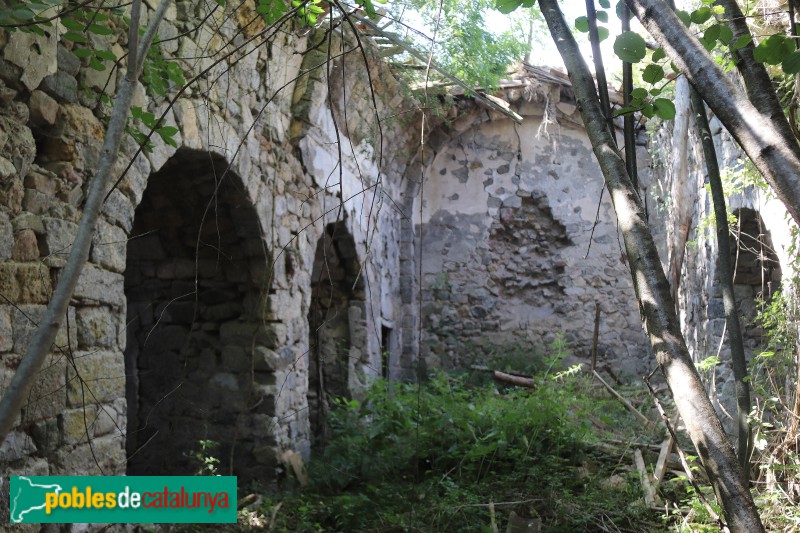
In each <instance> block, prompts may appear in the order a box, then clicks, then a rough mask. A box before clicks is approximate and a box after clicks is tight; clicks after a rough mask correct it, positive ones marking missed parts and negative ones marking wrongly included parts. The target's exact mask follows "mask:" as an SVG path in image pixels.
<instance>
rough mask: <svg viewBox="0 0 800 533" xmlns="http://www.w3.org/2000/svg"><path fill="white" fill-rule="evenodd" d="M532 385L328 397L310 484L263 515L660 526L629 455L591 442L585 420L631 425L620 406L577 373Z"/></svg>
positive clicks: (339, 525)
mask: <svg viewBox="0 0 800 533" xmlns="http://www.w3.org/2000/svg"><path fill="white" fill-rule="evenodd" d="M536 382H537V386H536V388H535V389H508V390H499V389H498V387H497V386H495V385H493V384H484V385H471V384H469V383H468V381H465V380H463V379H461V378H454V377H452V376H447V375H443V374H440V375H437V376H436V377H434V378H433V379H431V380H430V381H428V382H426V383H424V384H422V385H421V386H417V385H401V384H390V383H386V382H383V381H380V382H378V383H376V384H375V385H374V386H373V387H372V388H371V389H370V390H369V392H368V393H367V395H366V398H365V399H364V400H363V401H355V400H350V401H345V400H340V401H339V402H338V403H337V405H336V408H335V409H334V410H333V411H332V413H331V420H330V423H331V429H332V439H331V440H330V442H328V443H327V445H326V446H325V447H324V449H323V450H322V451H320V452H318V453H317V455H316V457H315V458H314V459H313V460H312V461H311V463H310V464H309V470H310V477H311V479H312V484H311V486H309V487H306V488H305V489H303V490H299V491H297V492H296V493H295V494H291V495H287V494H285V493H284V494H280V495H277V494H276V495H272V496H271V497H269V498H267V499H265V501H264V505H263V506H262V512H263V514H264V515H265V516H266V517H272V516H273V515H274V519H272V520H271V521H272V528H273V530H276V531H381V532H392V531H459V532H461V531H488V532H490V531H492V525H493V524H494V526H495V527H497V528H498V530H499V531H505V529H506V525H507V522H508V520H509V517H510V516H511V513H512V512H513V513H514V514H516V515H518V516H520V517H524V518H528V519H532V520H539V521H541V524H542V528H543V529H542V530H543V531H570V532H571V531H603V530H608V531H620V530H621V531H658V530H663V529H664V526H663V523H662V522H661V521H660V519H659V518H658V515H657V513H653V512H652V511H650V510H649V509H647V508H646V507H645V506H644V504H643V503H642V499H641V494H640V488H639V481H638V477H637V476H636V474H635V473H631V471H630V467H629V462H628V461H627V460H623V458H622V457H617V458H614V457H608V456H605V455H603V454H602V453H601V452H598V451H597V450H596V449H595V447H594V446H593V445H592V442H593V440H595V439H596V438H597V434H596V433H597V431H598V430H597V428H596V426H593V423H592V422H591V421H590V419H594V420H595V421H598V420H601V419H600V418H599V417H602V420H605V421H607V423H610V424H615V423H620V422H621V423H631V424H634V423H633V422H632V421H631V420H629V419H628V417H627V414H626V413H625V412H624V411H623V410H622V409H621V408H620V407H619V406H618V405H617V404H616V403H614V402H613V401H611V400H609V399H606V398H605V397H604V395H603V394H599V395H598V394H593V391H594V389H593V388H592V387H589V382H588V381H587V380H586V378H584V377H582V376H575V375H570V376H562V378H561V379H557V378H555V377H554V375H553V374H550V375H548V376H541V377H539V378H537V379H536ZM587 393H588V394H587ZM587 415H590V416H587ZM601 423H602V422H601ZM279 504H280V508H278V507H277V506H278V505H279ZM276 510H277V512H276Z"/></svg>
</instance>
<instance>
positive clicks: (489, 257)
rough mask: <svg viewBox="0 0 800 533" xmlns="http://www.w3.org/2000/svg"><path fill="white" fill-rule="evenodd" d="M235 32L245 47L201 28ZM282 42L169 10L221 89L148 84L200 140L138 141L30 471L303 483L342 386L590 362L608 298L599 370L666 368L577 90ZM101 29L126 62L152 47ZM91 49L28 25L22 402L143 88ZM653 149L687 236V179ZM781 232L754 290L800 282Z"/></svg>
mask: <svg viewBox="0 0 800 533" xmlns="http://www.w3.org/2000/svg"><path fill="white" fill-rule="evenodd" d="M210 4H213V3H210ZM246 5H247V4H246V3H245V6H246ZM208 17H212V18H213V19H214V21H215V22H216V24H217V26H218V28H219V29H218V31H217V32H210V31H209V30H207V29H206V27H205V26H200V27H199V29H198V28H197V22H198V21H200V20H204V19H205V20H207V19H208ZM264 30H265V27H264V25H263V24H258V23H253V21H252V20H251V19H250V18H248V16H247V12H246V10H245V9H244V8H243V9H240V10H239V11H230V10H229V11H227V12H225V13H224V15H223V12H222V11H216V12H215V11H213V10H212V8H211V7H210V6H209V5H207V4H205V3H196V2H178V3H177V5H176V6H173V7H172V8H171V10H170V11H168V14H167V19H166V21H165V22H164V23H163V24H162V27H161V29H160V37H161V40H162V43H161V45H160V47H161V50H162V52H163V54H164V55H165V56H166V57H168V58H174V59H175V60H176V61H179V62H180V63H181V65H182V67H183V68H184V69H185V70H186V71H187V72H201V71H206V74H205V75H204V76H203V77H202V78H201V79H200V80H198V82H197V83H195V84H192V85H190V86H188V88H187V89H186V90H185V91H182V92H180V93H178V92H177V90H176V88H173V89H172V90H171V91H169V92H167V94H166V96H164V95H157V94H155V95H154V94H151V93H150V92H148V90H147V87H146V86H145V85H143V84H142V85H140V87H139V89H138V92H137V94H136V96H135V101H134V106H135V107H138V108H140V109H142V110H144V111H149V112H151V113H153V114H154V116H156V117H158V116H160V115H161V114H162V113H165V121H166V122H165V123H166V124H170V125H174V126H176V127H177V128H178V129H179V133H177V134H176V135H175V137H174V140H175V144H176V146H171V145H170V144H167V143H166V142H164V140H162V139H161V138H159V137H157V136H155V137H154V138H153V139H151V147H150V148H149V149H148V150H146V151H144V152H143V153H140V154H137V149H138V145H137V143H136V142H135V141H134V139H133V137H127V138H126V139H125V140H124V142H123V149H122V151H121V153H120V156H119V160H118V164H117V169H116V172H115V175H116V176H122V179H121V181H120V182H119V183H118V184H117V186H116V187H115V188H114V189H113V190H112V191H111V192H110V193H109V195H108V198H107V200H106V202H105V204H104V207H103V212H102V218H101V221H100V223H99V226H98V228H97V232H96V235H95V238H94V244H93V247H92V251H91V256H90V260H89V263H88V264H87V265H86V267H85V268H84V270H83V274H82V276H81V278H80V280H79V283H78V287H77V289H76V291H75V294H74V297H73V299H72V302H71V305H70V308H69V313H68V316H67V320H66V323H65V326H64V328H63V329H62V331H61V332H60V334H59V336H58V338H57V341H56V345H55V346H54V347H53V350H52V353H51V355H50V356H49V359H48V361H47V363H46V365H45V367H44V368H43V369H42V371H41V373H40V376H39V379H38V381H37V383H36V385H35V387H34V389H33V391H32V393H31V395H30V398H28V400H27V402H26V404H25V408H24V410H23V412H22V413H21V415H20V417H19V420H18V421H17V424H16V427H15V429H14V431H13V432H12V433H11V434H10V435H9V437H8V438H7V439H6V441H5V443H3V445H2V446H0V467H2V474H3V475H9V474H15V473H27V474H38V475H46V474H53V475H55V474H100V473H103V474H106V475H110V474H124V473H128V474H188V473H192V471H191V469H192V465H191V458H190V457H189V454H188V452H189V451H191V450H194V449H196V448H197V446H198V443H199V442H200V441H204V440H209V441H214V442H218V443H219V445H220V449H219V457H220V459H221V461H222V468H224V470H225V471H226V472H231V473H233V474H235V475H238V476H240V477H241V478H242V479H244V480H252V479H259V480H271V479H275V477H276V475H277V472H278V471H279V470H280V468H281V457H282V455H283V454H284V453H285V452H287V451H293V452H296V453H299V454H301V455H302V456H304V457H308V456H309V454H310V451H311V445H312V443H313V442H314V440H315V438H317V437H318V436H319V434H320V432H321V431H322V427H321V426H322V425H323V424H324V414H325V411H326V410H327V409H329V408H330V406H329V405H328V403H329V398H330V397H336V396H357V395H358V394H359V392H360V391H362V390H364V388H365V387H366V386H368V385H369V383H370V382H371V381H373V380H374V379H376V378H378V377H384V378H386V379H389V380H413V379H417V378H418V377H419V376H420V375H424V374H425V373H426V372H428V371H430V370H432V369H434V368H444V369H456V368H464V367H466V366H468V365H470V364H474V363H481V362H484V361H485V360H486V359H487V358H488V357H489V356H490V355H491V354H492V353H494V352H496V351H497V350H502V349H503V347H506V346H523V347H526V346H530V347H533V346H536V347H541V346H546V345H547V344H548V343H550V342H552V341H553V340H554V339H556V338H557V336H559V335H563V338H564V339H565V340H566V341H567V342H568V345H569V348H570V350H571V352H572V353H573V355H574V357H575V358H576V360H579V361H581V360H583V361H586V360H588V357H589V355H590V352H591V351H592V345H593V339H592V336H593V324H594V321H595V316H596V313H597V312H598V309H599V313H600V317H601V320H600V327H599V343H598V350H597V351H598V356H599V357H600V358H602V359H603V360H604V361H606V362H607V364H608V365H609V366H610V367H612V368H614V369H616V371H617V372H618V373H619V374H620V375H621V376H629V377H636V376H640V375H641V374H642V373H644V372H647V371H649V370H650V369H651V368H652V366H653V365H654V363H653V361H652V358H651V356H650V352H649V349H648V347H647V343H646V340H645V337H644V335H643V333H642V328H641V321H640V316H639V312H638V310H637V307H636V304H635V299H634V297H633V290H632V284H631V280H630V273H629V271H628V269H627V264H626V260H625V254H624V250H623V246H622V244H621V241H620V237H619V234H618V231H617V228H616V220H615V216H614V212H613V207H612V206H611V202H610V200H609V198H608V195H603V193H602V190H603V180H602V176H601V173H600V170H599V168H598V166H597V164H596V162H595V159H594V156H593V154H592V151H591V147H590V145H589V142H588V139H587V137H586V134H585V132H584V130H583V127H582V125H581V120H580V116H579V113H578V111H577V109H576V103H575V99H574V95H573V92H572V89H571V85H570V82H569V81H568V79H567V78H566V77H565V76H564V75H559V74H558V73H557V72H555V71H551V70H549V69H542V68H535V67H531V66H524V67H523V68H522V69H521V70H520V71H519V72H518V73H517V74H516V75H515V76H513V77H512V78H510V79H509V80H508V81H507V82H504V83H503V84H502V86H501V88H500V90H499V92H498V93H497V95H495V96H494V99H487V98H485V97H483V96H480V95H479V96H478V97H476V96H470V95H457V94H456V95H451V96H449V97H447V98H444V97H443V98H441V99H440V109H439V110H438V112H437V113H430V112H429V110H426V109H421V106H420V104H419V98H418V95H415V94H414V93H413V92H412V91H410V90H409V89H408V87H407V85H406V84H405V83H403V82H401V81H398V79H397V78H396V77H395V75H394V73H393V72H392V70H391V69H390V68H389V66H388V65H387V63H386V62H385V61H382V60H381V58H380V54H379V51H378V50H377V49H375V47H374V46H373V45H372V44H370V43H369V42H368V41H364V43H365V44H364V45H363V46H364V47H363V50H362V48H361V47H360V46H356V45H355V44H354V43H355V41H354V39H353V37H352V35H350V34H349V33H348V32H347V31H345V32H344V33H342V32H339V33H336V32H334V34H333V35H328V34H325V35H323V34H322V33H321V32H308V31H297V32H295V33H276V34H275V35H274V36H273V37H272V38H270V39H269V40H267V41H266V42H265V43H263V44H261V45H260V46H257V47H250V48H248V47H246V46H242V47H241V48H236V47H237V46H238V45H240V44H242V43H244V42H245V41H247V39H250V38H252V37H254V36H257V35H259V32H263V31H264ZM93 39H95V41H94V43H93V44H94V46H97V47H101V48H103V49H106V50H108V51H111V52H113V53H114V54H115V55H116V56H117V57H122V56H123V55H124V47H125V45H126V37H125V35H124V32H119V33H116V34H114V35H111V36H108V37H103V38H99V37H97V38H95V37H93ZM74 52H75V50H74V43H72V42H70V41H68V40H65V39H63V38H62V37H60V36H59V32H58V31H54V32H52V33H51V34H49V35H46V36H38V35H35V34H33V33H25V32H22V31H14V32H9V31H0V54H2V55H1V59H0V81H1V82H2V83H1V84H0V394H2V392H3V389H4V387H5V386H6V384H7V383H8V381H9V380H10V377H11V376H12V375H13V373H14V371H15V368H16V367H17V365H18V364H19V361H20V358H21V357H22V355H23V354H24V353H25V350H26V347H27V344H28V341H29V339H30V337H31V334H32V331H33V330H34V328H35V327H36V324H37V323H38V322H39V319H40V317H41V316H42V314H43V312H44V309H45V306H46V304H47V302H48V301H49V299H50V295H51V293H52V290H53V287H54V286H55V283H56V282H57V280H58V276H59V274H60V271H61V268H62V267H63V265H64V263H65V260H66V257H67V255H68V254H69V251H70V246H71V243H72V241H73V239H74V236H75V232H76V229H77V224H78V221H79V219H80V217H81V213H82V205H83V201H84V199H85V193H86V186H87V183H88V182H89V181H90V180H91V179H92V176H93V173H94V171H95V169H96V165H97V161H98V156H99V150H100V146H101V143H102V140H103V137H104V133H105V125H104V121H105V120H106V119H107V117H108V114H109V110H110V106H111V103H112V101H113V96H114V94H115V87H116V80H117V76H121V75H122V74H121V73H119V69H116V70H114V69H106V70H104V71H98V70H96V69H94V68H92V67H91V65H90V64H89V63H88V62H87V60H86V59H81V58H79V57H78V56H77V55H76V54H75V53H74ZM221 58H222V60H221V61H218V60H220V59H221ZM109 66H110V65H109ZM497 98H499V99H501V100H502V101H504V102H505V104H506V105H507V108H498V107H497V106H492V105H491V103H492V102H495V100H496V99H497ZM173 99H174V102H171V100H173ZM423 116H425V117H426V118H425V120H424V121H423ZM131 125H132V126H135V123H132V124H131ZM718 129H719V128H718ZM641 140H642V145H641V146H639V147H638V148H637V149H638V150H639V152H640V157H639V161H640V170H641V176H642V178H641V179H642V194H643V197H645V198H647V199H648V200H647V201H649V213H650V215H651V219H652V221H653V225H654V228H656V229H658V228H663V224H664V222H663V221H664V217H666V216H667V215H666V214H665V210H664V209H662V207H663V206H662V203H663V201H660V200H659V199H661V200H663V198H664V195H663V191H662V190H661V189H660V185H659V183H660V176H661V174H663V172H664V168H665V166H666V164H664V162H663V161H662V162H659V161H658V158H657V157H655V158H654V157H653V153H654V152H653V150H652V149H651V150H649V151H648V146H646V142H647V138H646V136H645V135H644V134H642V136H641ZM662 140H663V141H664V143H665V144H669V138H668V136H667V135H664V136H663V137H662ZM718 142H719V143H721V144H722V145H725V144H724V143H726V142H727V143H728V145H730V142H729V139H728V138H727V137H726V136H725V134H724V132H722V131H719V138H718ZM728 145H725V146H728ZM651 148H652V147H651ZM662 148H663V147H662ZM725 153H726V154H728V155H726V157H728V159H729V160H733V159H735V154H734V150H733V149H732V148H731V149H729V150H728V151H727V152H725ZM687 157H689V158H690V159H691V162H690V163H691V164H692V165H693V166H692V169H693V170H692V176H693V179H695V180H696V181H697V183H698V187H700V188H702V183H703V176H702V172H701V171H700V170H698V168H699V165H697V164H696V161H698V160H699V155H698V154H695V153H692V154H687ZM762 201H763V202H767V201H771V200H765V199H762V198H760V197H758V195H757V194H755V193H753V194H752V195H743V197H742V198H741V199H740V204H741V207H740V210H739V211H738V212H737V213H736V214H737V215H738V216H739V217H740V218H741V219H742V226H743V227H744V226H747V231H748V233H750V234H756V235H765V236H767V235H769V234H770V233H769V232H770V224H773V225H775V227H777V226H779V225H780V224H779V220H780V212H779V208H778V207H774V201H772V202H773V204H769V205H771V206H773V207H769V208H767V209H765V204H764V203H762ZM700 204H701V205H700V207H699V208H698V209H699V210H702V209H710V207H709V202H708V201H706V202H705V207H703V204H702V202H701V203H700ZM765 212H768V213H769V216H768V217H767V216H765ZM702 215H703V213H698V217H700V216H702ZM696 231H697V232H698V235H697V236H696V240H697V242H698V243H699V244H698V245H697V246H696V248H694V249H693V251H692V252H691V253H690V254H689V255H690V257H689V258H688V260H687V264H686V267H685V270H684V278H685V279H686V282H685V284H684V287H685V289H684V290H683V293H682V295H681V301H682V318H683V320H684V322H685V326H686V328H687V331H689V332H690V335H689V342H690V344H691V347H692V349H693V350H694V351H695V353H696V354H697V355H698V357H700V358H702V357H704V356H703V355H702V354H703V353H705V350H707V349H708V347H709V346H712V345H714V343H715V342H718V341H719V338H720V337H721V334H722V333H721V324H722V323H724V319H723V318H722V314H721V304H720V300H719V293H718V292H715V290H714V287H715V286H716V285H715V281H714V276H713V270H714V266H713V259H711V258H712V257H713V251H714V250H713V244H712V243H711V242H708V241H706V240H705V238H704V235H702V234H701V233H702V230H696ZM770 238H771V240H770V241H769V242H770V251H769V253H768V255H769V260H768V261H764V260H763V257H761V256H760V255H759V251H758V249H757V248H756V247H754V246H751V247H750V251H751V252H752V253H751V256H748V257H747V258H746V260H742V261H740V262H739V265H740V268H741V269H742V270H741V277H740V278H739V280H740V282H739V287H740V289H739V291H740V293H741V295H742V296H743V297H745V298H744V300H745V302H752V301H753V299H754V298H755V297H756V296H757V295H758V294H761V293H763V286H764V282H765V280H766V281H767V282H768V283H769V284H771V285H770V286H777V285H778V284H779V283H780V276H781V266H782V265H785V264H786V252H785V250H786V246H787V245H788V240H787V238H786V237H785V236H777V235H773V236H772V237H770ZM762 241H764V240H763V239H762ZM762 241H759V242H762ZM764 242H766V241H764ZM753 250H755V251H753ZM761 255H763V254H761ZM705 295H710V296H708V297H706V296H705ZM715 295H716V296H715ZM747 297H749V298H750V299H749V300H747ZM743 305H744V306H748V305H751V304H749V303H744V304H743ZM748 309H749V308H748ZM748 312H749V311H748ZM720 321H722V322H720ZM726 386H730V382H729V381H725V380H721V383H720V387H726ZM321 421H322V422H321Z"/></svg>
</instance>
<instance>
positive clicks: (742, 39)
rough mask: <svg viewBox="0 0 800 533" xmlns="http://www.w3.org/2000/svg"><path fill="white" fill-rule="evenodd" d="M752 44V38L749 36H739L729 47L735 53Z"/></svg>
mask: <svg viewBox="0 0 800 533" xmlns="http://www.w3.org/2000/svg"><path fill="white" fill-rule="evenodd" d="M752 42H753V36H752V35H750V34H747V35H740V36H739V38H738V39H736V42H735V43H733V44H732V45H731V51H736V50H738V49H739V48H741V47H743V46H747V45H748V44H750V43H752Z"/></svg>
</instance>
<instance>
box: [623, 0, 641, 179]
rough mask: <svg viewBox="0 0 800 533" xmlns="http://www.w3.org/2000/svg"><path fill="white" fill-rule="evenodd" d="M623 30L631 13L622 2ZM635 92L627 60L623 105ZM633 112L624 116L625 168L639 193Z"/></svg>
mask: <svg viewBox="0 0 800 533" xmlns="http://www.w3.org/2000/svg"><path fill="white" fill-rule="evenodd" d="M620 14H621V15H622V31H630V29H631V19H630V17H631V14H630V10H629V9H628V6H626V5H625V3H623V4H622V11H621V13H620ZM632 92H633V64H632V63H628V62H627V61H623V62H622V106H623V107H628V106H630V105H631V100H632V98H633V97H632V96H631V93H632ZM634 120H635V119H634V117H633V113H626V114H625V117H624V118H623V121H624V122H623V124H624V126H623V131H624V139H625V168H626V169H628V176H629V177H630V178H631V182H632V183H633V188H634V189H636V193H637V194H638V193H639V169H638V168H637V166H636V132H635V128H634Z"/></svg>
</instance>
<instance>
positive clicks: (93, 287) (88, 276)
mask: <svg viewBox="0 0 800 533" xmlns="http://www.w3.org/2000/svg"><path fill="white" fill-rule="evenodd" d="M74 297H75V298H78V299H81V300H91V301H93V302H100V303H107V304H111V306H112V307H122V306H123V305H125V277H124V276H123V275H122V274H117V273H115V272H109V271H107V270H103V269H101V268H98V267H96V266H94V265H92V264H87V265H86V266H84V268H83V271H82V272H81V276H80V278H78V284H77V285H76V286H75V293H74Z"/></svg>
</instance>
